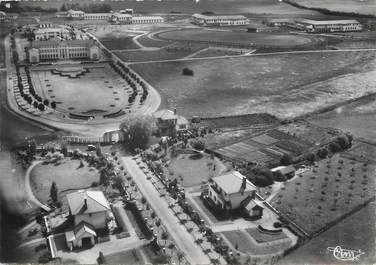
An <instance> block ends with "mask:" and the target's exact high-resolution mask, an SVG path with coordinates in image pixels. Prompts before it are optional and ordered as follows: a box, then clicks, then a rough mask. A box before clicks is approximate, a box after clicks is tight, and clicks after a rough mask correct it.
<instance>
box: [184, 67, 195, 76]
mask: <svg viewBox="0 0 376 265" xmlns="http://www.w3.org/2000/svg"><path fill="white" fill-rule="evenodd" d="M182 74H183V75H188V76H194V72H193V70H191V69H189V68H184V69H183V71H182Z"/></svg>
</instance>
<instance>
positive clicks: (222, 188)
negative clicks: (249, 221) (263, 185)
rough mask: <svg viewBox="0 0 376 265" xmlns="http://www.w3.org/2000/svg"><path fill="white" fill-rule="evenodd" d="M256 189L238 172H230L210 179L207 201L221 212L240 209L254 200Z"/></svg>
mask: <svg viewBox="0 0 376 265" xmlns="http://www.w3.org/2000/svg"><path fill="white" fill-rule="evenodd" d="M255 194H256V187H255V185H253V184H252V183H251V182H250V181H249V180H247V178H246V177H245V176H243V175H242V174H240V173H239V172H238V171H235V170H233V171H230V172H227V173H224V174H222V175H220V176H218V177H214V178H212V179H211V184H210V185H209V190H208V195H209V199H210V200H211V201H212V202H213V203H214V205H216V206H217V207H218V208H219V209H222V210H235V209H238V208H241V207H242V206H243V204H244V202H245V201H248V202H249V200H252V199H254V198H255Z"/></svg>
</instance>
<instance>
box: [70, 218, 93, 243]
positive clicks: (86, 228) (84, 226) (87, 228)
mask: <svg viewBox="0 0 376 265" xmlns="http://www.w3.org/2000/svg"><path fill="white" fill-rule="evenodd" d="M87 233H88V234H91V235H93V236H97V233H96V232H95V230H94V227H93V226H92V225H90V224H88V223H87V222H84V221H82V222H80V223H79V224H78V225H76V226H75V227H74V229H73V230H71V231H67V232H65V238H66V241H67V242H72V241H75V240H76V239H78V238H80V237H82V236H84V235H85V234H87Z"/></svg>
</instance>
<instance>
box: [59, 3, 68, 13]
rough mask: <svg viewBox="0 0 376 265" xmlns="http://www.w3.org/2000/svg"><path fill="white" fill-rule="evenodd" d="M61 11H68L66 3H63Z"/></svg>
mask: <svg viewBox="0 0 376 265" xmlns="http://www.w3.org/2000/svg"><path fill="white" fill-rule="evenodd" d="M60 11H62V12H64V11H67V6H66V5H65V3H64V4H62V6H61V7H60Z"/></svg>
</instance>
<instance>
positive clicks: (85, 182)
mask: <svg viewBox="0 0 376 265" xmlns="http://www.w3.org/2000/svg"><path fill="white" fill-rule="evenodd" d="M84 163H85V162H84ZM79 166H80V161H79V160H69V159H64V160H63V161H62V163H61V164H59V165H56V164H45V165H44V164H39V165H37V166H35V168H34V169H33V170H32V171H31V174H30V184H31V188H32V190H33V193H34V195H35V197H36V198H37V199H38V200H40V201H41V202H43V203H46V202H48V201H49V200H50V188H51V184H52V182H53V181H55V183H56V186H57V188H58V190H59V199H64V197H65V195H66V194H67V193H68V192H70V191H67V190H70V189H83V188H87V187H90V185H91V183H92V182H94V181H97V182H98V181H99V174H98V172H97V170H96V169H91V168H89V167H88V166H87V165H86V164H85V166H84V167H82V168H80V167H79Z"/></svg>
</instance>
